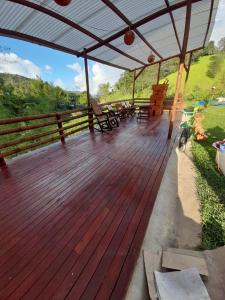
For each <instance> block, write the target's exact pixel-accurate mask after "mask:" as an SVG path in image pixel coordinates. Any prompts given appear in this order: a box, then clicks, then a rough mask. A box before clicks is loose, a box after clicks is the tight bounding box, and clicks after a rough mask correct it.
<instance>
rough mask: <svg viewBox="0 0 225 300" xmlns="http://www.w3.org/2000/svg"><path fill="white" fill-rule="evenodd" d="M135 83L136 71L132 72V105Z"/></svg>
mask: <svg viewBox="0 0 225 300" xmlns="http://www.w3.org/2000/svg"><path fill="white" fill-rule="evenodd" d="M135 81H136V71H134V72H133V89H132V102H133V104H134V95H135Z"/></svg>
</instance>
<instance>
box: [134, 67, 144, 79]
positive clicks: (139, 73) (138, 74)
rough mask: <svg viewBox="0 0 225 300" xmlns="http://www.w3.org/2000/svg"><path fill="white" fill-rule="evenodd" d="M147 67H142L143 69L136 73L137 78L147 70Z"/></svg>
mask: <svg viewBox="0 0 225 300" xmlns="http://www.w3.org/2000/svg"><path fill="white" fill-rule="evenodd" d="M145 68H146V67H143V68H141V70H140V71H139V72H138V73H137V74H135V80H137V79H138V77H139V76H140V75H141V73H142V72H143V71H144V70H145ZM134 72H136V70H134Z"/></svg>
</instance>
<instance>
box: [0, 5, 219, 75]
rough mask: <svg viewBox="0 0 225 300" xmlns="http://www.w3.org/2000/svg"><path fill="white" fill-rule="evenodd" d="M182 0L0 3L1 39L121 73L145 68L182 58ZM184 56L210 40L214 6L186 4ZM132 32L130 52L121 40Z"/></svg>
mask: <svg viewBox="0 0 225 300" xmlns="http://www.w3.org/2000/svg"><path fill="white" fill-rule="evenodd" d="M188 2H189V1H184V0H182V1H181V0H138V1H137V0H113V1H106V0H102V1H101V0H85V1H84V0H72V2H71V3H70V5H68V6H67V7H61V6H59V5H57V4H56V3H55V2H54V1H53V0H36V1H35V0H33V1H27V0H1V6H0V15H1V18H0V35H5V36H10V37H14V38H19V39H23V40H26V41H30V42H34V43H37V44H41V45H44V46H47V47H51V48H54V49H58V50H62V51H65V52H68V53H71V54H75V55H78V56H84V55H86V56H87V58H89V59H93V60H95V61H99V62H102V63H105V64H109V65H112V66H116V67H119V68H122V69H129V70H133V69H137V68H141V67H143V66H145V65H147V64H148V63H147V57H148V56H149V54H150V53H151V51H152V53H153V54H154V55H155V57H156V59H155V62H157V61H162V60H165V59H168V58H170V57H174V56H178V55H179V54H180V53H181V50H182V45H183V40H184V32H185V23H186V14H187V4H188ZM191 2H192V5H191V18H190V31H189V34H188V43H187V48H186V49H185V50H186V51H185V52H190V51H192V50H195V49H199V48H202V47H204V46H205V45H206V44H207V43H208V41H209V38H210V35H211V32H212V29H213V26H214V22H215V16H216V11H217V7H218V2H219V0H215V1H213V0H199V1H198V0H193V1H191ZM129 26H130V28H131V29H133V30H134V31H135V41H134V43H133V44H132V45H131V46H127V45H125V44H124V41H123V35H124V32H126V30H127V29H128V28H129Z"/></svg>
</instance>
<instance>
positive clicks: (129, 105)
mask: <svg viewBox="0 0 225 300" xmlns="http://www.w3.org/2000/svg"><path fill="white" fill-rule="evenodd" d="M125 105H126V109H127V110H128V111H129V114H130V115H131V116H134V114H135V111H136V107H135V106H134V105H131V104H130V102H129V101H125Z"/></svg>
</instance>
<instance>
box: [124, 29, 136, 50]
mask: <svg viewBox="0 0 225 300" xmlns="http://www.w3.org/2000/svg"><path fill="white" fill-rule="evenodd" d="M134 39H135V34H134V32H133V31H132V30H128V31H127V32H126V33H125V34H124V43H125V44H126V45H128V46H129V45H132V44H133V42H134Z"/></svg>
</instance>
